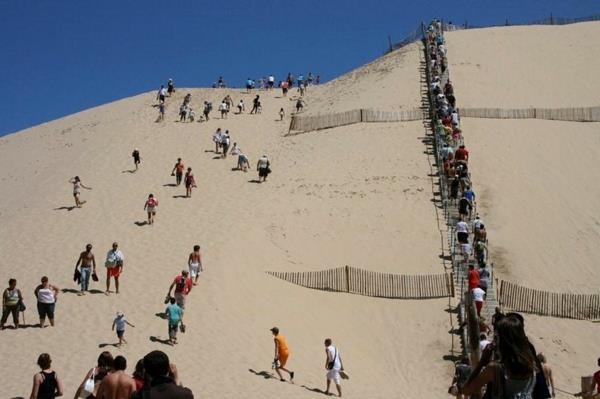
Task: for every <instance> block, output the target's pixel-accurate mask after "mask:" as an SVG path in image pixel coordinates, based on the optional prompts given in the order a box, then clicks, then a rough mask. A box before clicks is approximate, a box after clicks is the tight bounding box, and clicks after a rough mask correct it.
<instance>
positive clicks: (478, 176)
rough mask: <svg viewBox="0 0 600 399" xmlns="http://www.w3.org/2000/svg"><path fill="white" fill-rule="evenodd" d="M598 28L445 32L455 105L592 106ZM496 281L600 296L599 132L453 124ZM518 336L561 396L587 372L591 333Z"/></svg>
mask: <svg viewBox="0 0 600 399" xmlns="http://www.w3.org/2000/svg"><path fill="white" fill-rule="evenodd" d="M598 33H600V23H598V22H591V23H580V24H574V25H566V26H529V27H506V28H490V29H477V30H467V31H457V32H450V33H448V35H447V37H446V39H447V44H448V60H449V68H450V79H451V80H452V82H453V84H454V87H455V92H456V96H457V103H458V107H459V108H460V107H467V106H468V107H490V108H521V107H531V106H532V107H571V106H576V107H577V106H596V105H600V95H599V94H598V93H600V82H598V80H597V79H592V78H591V76H592V75H591V71H593V70H595V69H597V68H598V67H599V66H600V44H598V43H597V42H594V41H590V40H586V39H585V38H588V37H594V36H595V35H596V34H598ZM461 124H462V128H463V131H464V134H465V141H466V144H467V147H468V148H469V150H470V169H471V174H472V179H473V184H474V186H475V190H476V194H477V195H478V200H477V202H478V211H479V213H480V214H481V216H482V219H483V220H484V222H485V225H486V228H487V230H488V239H489V242H490V249H491V259H492V262H493V263H494V271H495V273H496V275H497V277H500V278H503V279H506V280H508V281H512V282H515V283H519V284H522V285H525V286H528V287H531V288H536V289H541V290H545V291H551V292H569V293H597V292H598V287H599V286H600V269H599V268H598V261H597V260H598V258H599V257H600V217H599V216H598V215H599V214H600V201H599V200H598V198H599V197H600V189H598V187H597V184H595V183H594V182H596V181H598V179H599V178H600V168H599V167H598V159H599V158H600V135H599V134H598V131H599V129H600V123H577V122H561V121H546V120H535V119H522V120H497V119H474V118H464V119H463V120H462V121H461ZM527 330H528V333H529V335H530V337H532V338H533V340H534V342H535V343H536V346H537V347H538V350H541V351H543V352H544V353H545V354H546V355H547V356H548V360H549V362H550V364H552V365H553V366H554V368H555V373H556V376H555V379H556V380H557V386H559V387H561V388H562V389H566V390H568V391H571V392H577V390H578V389H579V384H580V383H579V379H580V377H581V376H583V375H588V374H589V373H590V371H591V370H593V368H594V366H595V363H596V358H597V354H598V353H600V344H598V343H597V340H595V339H593V337H594V336H597V335H598V334H600V325H598V324H592V323H589V322H583V321H573V320H560V319H554V318H547V317H535V316H529V317H527Z"/></svg>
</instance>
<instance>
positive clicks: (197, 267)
mask: <svg viewBox="0 0 600 399" xmlns="http://www.w3.org/2000/svg"><path fill="white" fill-rule="evenodd" d="M188 267H189V268H190V276H191V278H192V279H193V280H194V285H198V276H199V275H200V272H201V271H202V257H201V255H200V245H194V251H193V252H192V253H190V256H189V257H188Z"/></svg>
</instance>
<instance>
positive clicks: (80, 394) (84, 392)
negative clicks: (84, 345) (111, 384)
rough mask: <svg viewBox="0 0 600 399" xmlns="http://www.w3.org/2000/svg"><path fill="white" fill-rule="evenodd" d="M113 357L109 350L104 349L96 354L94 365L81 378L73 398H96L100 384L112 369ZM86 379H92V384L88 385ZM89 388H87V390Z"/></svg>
mask: <svg viewBox="0 0 600 399" xmlns="http://www.w3.org/2000/svg"><path fill="white" fill-rule="evenodd" d="M113 363H114V359H113V356H112V354H111V353H110V352H109V351H104V352H102V353H101V354H100V356H98V363H97V365H96V367H93V368H91V369H90V370H89V371H88V372H87V373H86V375H85V377H84V378H83V381H82V382H81V384H80V385H79V388H77V392H75V398H88V399H89V398H98V399H100V397H99V396H98V390H99V389H100V386H101V385H102V381H103V380H104V378H106V376H107V375H108V374H109V373H111V372H112V370H113ZM88 379H92V380H93V381H94V385H93V386H89V384H88ZM88 389H89V390H88Z"/></svg>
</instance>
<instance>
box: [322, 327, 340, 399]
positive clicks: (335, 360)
mask: <svg viewBox="0 0 600 399" xmlns="http://www.w3.org/2000/svg"><path fill="white" fill-rule="evenodd" d="M325 355H326V356H325V368H326V369H327V389H326V390H325V395H329V388H330V386H331V381H332V380H333V382H334V383H335V387H336V388H337V391H338V395H339V396H340V397H342V385H341V383H340V371H343V370H344V364H343V363H342V358H341V356H340V353H339V352H338V349H337V348H336V347H335V346H333V342H332V341H331V338H327V339H326V340H325Z"/></svg>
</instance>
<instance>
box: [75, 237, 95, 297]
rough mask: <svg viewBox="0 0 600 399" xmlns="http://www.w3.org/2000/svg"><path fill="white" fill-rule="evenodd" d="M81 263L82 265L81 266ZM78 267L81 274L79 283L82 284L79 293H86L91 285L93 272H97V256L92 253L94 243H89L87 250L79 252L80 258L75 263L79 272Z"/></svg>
mask: <svg viewBox="0 0 600 399" xmlns="http://www.w3.org/2000/svg"><path fill="white" fill-rule="evenodd" d="M80 265H81V267H79V266H80ZM78 267H79V274H80V279H79V283H80V285H81V292H80V293H79V295H85V293H86V291H87V290H88V288H89V286H90V277H91V276H92V274H96V257H95V256H94V254H93V253H92V244H87V245H86V246H85V251H83V252H81V253H80V254H79V258H78V259H77V263H76V264H75V272H77V268H78Z"/></svg>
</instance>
